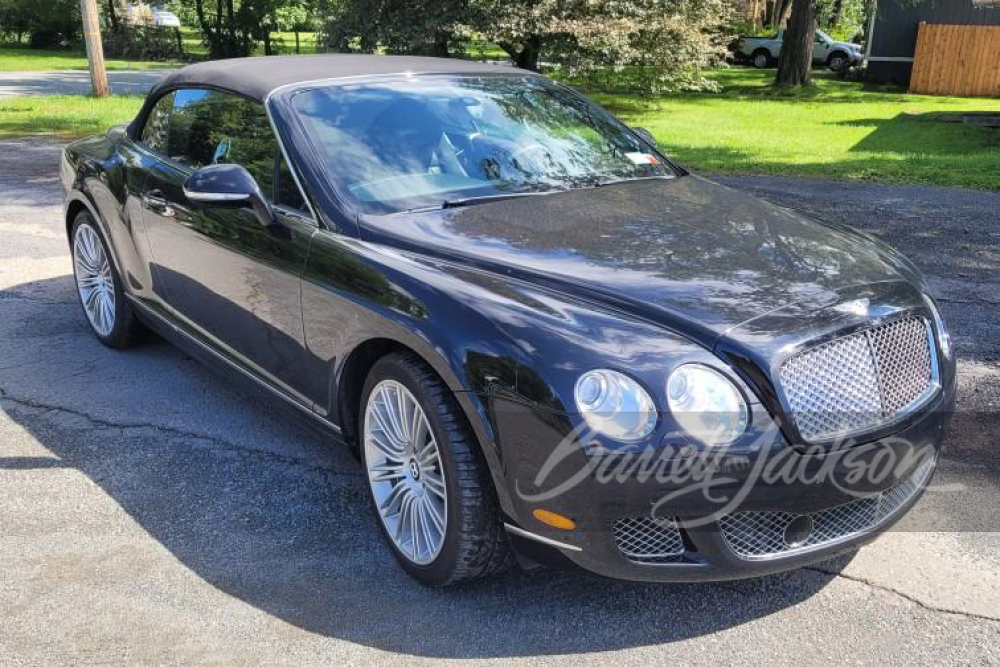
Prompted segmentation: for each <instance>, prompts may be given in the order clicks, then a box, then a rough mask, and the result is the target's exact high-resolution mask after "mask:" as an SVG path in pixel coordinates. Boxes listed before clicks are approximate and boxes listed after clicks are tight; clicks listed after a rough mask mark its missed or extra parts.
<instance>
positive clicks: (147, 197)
mask: <svg viewBox="0 0 1000 667" xmlns="http://www.w3.org/2000/svg"><path fill="white" fill-rule="evenodd" d="M142 204H143V206H145V207H146V208H148V209H149V210H151V211H155V212H156V213H159V214H160V215H162V216H164V217H166V218H172V217H174V209H173V207H172V206H171V205H170V202H168V201H167V200H166V199H165V198H164V197H163V193H162V192H161V191H159V190H150V191H149V192H145V193H143V195H142Z"/></svg>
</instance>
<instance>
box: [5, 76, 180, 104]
mask: <svg viewBox="0 0 1000 667" xmlns="http://www.w3.org/2000/svg"><path fill="white" fill-rule="evenodd" d="M172 71H173V70H171V69H150V70H128V69H125V70H108V86H109V87H110V88H111V92H112V93H113V94H115V95H145V94H146V93H147V92H149V89H150V88H152V87H153V84H154V83H156V82H157V81H159V80H160V79H161V78H163V77H164V76H166V75H167V74H169V73H170V72H172ZM90 92H91V84H90V72H88V71H87V70H53V71H48V72H0V99H4V98H11V97H23V96H30V95H89V94H90Z"/></svg>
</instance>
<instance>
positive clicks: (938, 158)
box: [0, 69, 1000, 190]
mask: <svg viewBox="0 0 1000 667" xmlns="http://www.w3.org/2000/svg"><path fill="white" fill-rule="evenodd" d="M772 75H773V73H772V72H770V71H764V72H760V71H756V70H750V69H729V70H719V71H717V72H714V73H712V76H713V77H714V78H715V79H716V80H717V81H718V82H719V83H720V85H721V86H722V92H719V93H710V94H708V93H706V94H688V95H670V96H664V97H660V98H656V99H644V98H640V97H635V96H629V95H622V94H609V93H600V92H593V91H592V95H593V97H594V98H596V99H597V100H598V101H599V102H601V103H602V104H603V105H605V106H606V107H607V108H608V109H610V110H611V111H612V112H614V113H615V114H617V115H618V116H619V117H621V118H622V119H623V120H625V121H626V122H628V123H630V124H632V125H638V126H642V127H645V128H647V129H649V130H650V131H651V132H653V134H654V135H655V136H656V138H657V140H658V141H659V142H660V146H661V147H662V148H663V150H664V151H665V152H666V153H667V154H669V155H671V156H673V157H675V158H676V159H677V160H678V162H680V163H681V164H682V165H684V166H687V167H689V168H691V169H694V170H696V171H700V172H703V173H707V174H712V173H722V174H779V175H791V176H809V177H815V178H839V179H854V180H872V181H889V182H899V183H930V184H937V185H953V186H964V187H971V188H979V189H986V190H1000V130H990V129H986V128H981V127H975V126H970V125H965V124H958V123H946V122H941V121H940V120H939V117H940V116H941V115H946V114H956V113H967V112H976V111H989V112H995V113H1000V100H996V99H986V98H956V97H931V96H926V95H909V94H905V93H900V92H895V91H892V90H888V89H873V90H869V89H866V88H865V86H864V85H863V84H860V83H854V82H847V81H841V80H840V79H837V78H834V77H829V76H827V75H825V74H819V75H818V77H817V85H816V86H814V87H812V88H810V89H808V90H805V91H799V92H796V93H791V94H789V93H781V92H779V91H775V90H773V89H772V88H770V87H769V86H768V85H767V84H768V82H769V80H770V77H771V76H772ZM140 104H141V99H140V98H137V97H115V98H110V99H104V100H99V99H93V98H88V97H74V96H65V97H63V96H60V97H36V98H18V99H12V100H0V137H11V136H23V135H34V134H49V135H54V136H60V137H67V138H69V137H79V136H84V135H87V134H92V133H95V132H100V131H102V130H104V128H106V127H108V126H109V125H113V124H115V123H120V122H123V121H127V120H130V119H131V118H132V117H133V116H134V115H135V112H136V110H137V109H138V108H139V105H140Z"/></svg>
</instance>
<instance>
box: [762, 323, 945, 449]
mask: <svg viewBox="0 0 1000 667" xmlns="http://www.w3.org/2000/svg"><path fill="white" fill-rule="evenodd" d="M933 344H934V338H933V336H932V335H931V333H930V328H929V326H928V324H927V322H926V321H925V320H924V319H923V318H920V317H908V318H905V319H901V320H897V321H895V322H890V323H888V324H882V325H879V326H877V327H872V328H870V329H866V330H864V331H859V332H857V333H853V334H850V335H848V336H844V337H843V338H837V339H835V340H832V341H830V342H828V343H823V344H822V345H817V346H816V347H814V348H811V349H807V350H805V351H804V352H801V353H799V354H797V355H795V356H793V357H791V358H789V359H787V360H786V361H785V362H784V363H783V364H782V366H781V369H780V371H779V379H780V382H781V386H782V389H783V390H784V392H785V398H786V399H787V401H788V405H789V407H790V408H791V412H792V415H793V416H794V418H795V424H796V426H797V427H798V429H799V433H800V434H801V435H802V438H803V439H804V440H806V441H807V442H816V441H819V440H825V439H828V438H832V437H835V436H840V435H848V434H851V433H856V432H858V431H864V430H867V429H869V428H873V427H876V426H880V425H883V424H887V423H890V422H892V421H894V420H895V419H896V418H898V417H899V416H900V414H901V413H904V412H905V411H906V410H907V409H909V408H911V407H913V406H915V405H916V404H918V403H920V402H922V401H923V400H924V399H926V398H927V397H929V396H930V395H931V394H932V393H933V391H934V389H935V388H936V386H937V375H936V365H935V364H934V356H933V354H934V351H933V347H932V346H933Z"/></svg>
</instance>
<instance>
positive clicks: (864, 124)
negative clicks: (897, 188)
mask: <svg viewBox="0 0 1000 667" xmlns="http://www.w3.org/2000/svg"><path fill="white" fill-rule="evenodd" d="M773 75H774V73H773V70H765V71H756V70H751V69H743V68H739V69H736V68H734V69H730V70H721V71H718V72H715V73H713V77H714V78H716V79H717V80H718V81H719V83H720V84H721V85H722V87H723V91H722V92H721V93H711V94H688V95H669V96H664V97H660V98H656V99H652V100H648V99H644V98H641V97H636V96H628V95H620V94H615V95H611V94H601V93H593V95H594V97H595V98H597V99H598V100H599V101H600V102H601V103H602V104H604V105H605V106H607V107H608V108H609V109H611V110H612V111H613V112H615V113H616V114H617V115H619V116H620V117H621V118H622V119H623V120H625V121H626V122H628V123H630V124H632V125H638V126H641V127H645V128H647V129H648V130H650V131H651V132H652V133H653V134H654V136H656V138H657V140H658V141H659V142H660V145H661V147H662V148H663V150H665V151H666V152H667V153H668V154H669V155H672V156H674V157H675V158H677V160H678V161H679V162H681V163H682V164H684V165H686V166H688V167H690V168H692V169H695V170H700V171H704V172H707V173H728V174H786V175H797V176H810V177H817V178H841V179H858V180H875V181H889V182H907V183H933V184H938V185H954V186H965V187H972V188H980V189H988V190H1000V130H996V129H988V128H983V127H977V126H971V125H967V124H962V123H948V122H942V121H941V120H940V119H939V118H940V116H942V115H945V116H946V115H955V114H963V113H968V112H994V113H998V114H1000V100H996V99H986V98H959V97H932V96H928V95H910V94H906V93H901V92H898V91H895V90H892V89H886V88H876V89H866V87H865V86H864V85H863V84H861V83H857V82H850V81H843V80H840V79H838V78H836V77H832V76H827V75H824V74H820V75H819V76H818V77H817V85H815V86H813V87H811V88H808V89H805V90H798V91H776V90H775V89H773V88H771V87H770V85H769V84H770V80H771V77H772V76H773ZM936 117H937V118H936Z"/></svg>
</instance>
